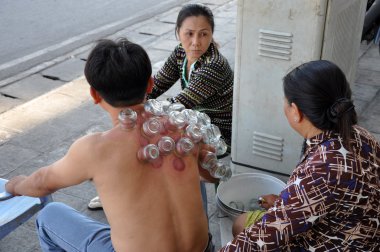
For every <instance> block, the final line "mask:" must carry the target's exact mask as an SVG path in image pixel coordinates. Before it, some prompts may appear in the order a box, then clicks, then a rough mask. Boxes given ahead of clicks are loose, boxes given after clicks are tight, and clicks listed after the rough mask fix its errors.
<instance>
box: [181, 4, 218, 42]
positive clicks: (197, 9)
mask: <svg viewBox="0 0 380 252" xmlns="http://www.w3.org/2000/svg"><path fill="white" fill-rule="evenodd" d="M194 16H195V17H198V16H204V17H205V18H206V19H207V21H208V23H209V24H210V26H211V31H212V33H214V26H215V24H214V15H213V14H212V11H211V10H210V8H209V7H207V6H206V5H203V4H186V5H184V6H183V7H182V9H181V10H180V11H179V13H178V17H177V22H176V26H175V33H176V35H177V32H178V31H179V29H180V28H181V26H182V23H183V21H184V20H185V19H186V18H188V17H194Z"/></svg>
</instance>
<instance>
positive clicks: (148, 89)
mask: <svg viewBox="0 0 380 252" xmlns="http://www.w3.org/2000/svg"><path fill="white" fill-rule="evenodd" d="M153 86H154V80H153V77H152V76H150V78H149V80H148V87H147V88H146V93H147V94H150V93H152V90H153Z"/></svg>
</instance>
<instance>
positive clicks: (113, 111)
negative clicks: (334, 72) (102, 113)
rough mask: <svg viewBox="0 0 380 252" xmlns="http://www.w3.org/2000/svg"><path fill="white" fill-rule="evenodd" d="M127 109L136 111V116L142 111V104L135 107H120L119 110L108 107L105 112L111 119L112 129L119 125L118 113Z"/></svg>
mask: <svg viewBox="0 0 380 252" xmlns="http://www.w3.org/2000/svg"><path fill="white" fill-rule="evenodd" d="M127 108H129V109H132V110H134V111H136V112H137V113H138V114H140V113H141V112H142V111H143V110H144V104H142V103H139V104H136V105H131V106H126V107H120V108H115V107H110V108H109V109H108V110H107V112H108V114H109V115H110V117H111V120H112V125H113V127H116V126H117V125H119V113H120V111H122V110H124V109H127Z"/></svg>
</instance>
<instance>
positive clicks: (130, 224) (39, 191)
mask: <svg viewBox="0 0 380 252" xmlns="http://www.w3.org/2000/svg"><path fill="white" fill-rule="evenodd" d="M151 71H152V70H151V64H150V61H149V58H148V55H147V54H146V52H145V51H144V49H143V48H142V47H140V46H139V45H136V44H133V43H131V42H129V41H127V40H125V39H122V40H119V41H117V42H113V41H110V40H103V41H100V42H99V43H98V44H97V46H96V47H95V48H94V49H93V51H92V52H91V54H90V55H89V57H88V61H87V63H86V67H85V76H86V79H87V81H88V83H89V84H90V86H91V87H90V93H91V96H92V98H93V100H94V102H95V104H98V105H100V106H101V107H102V108H103V109H104V110H105V111H106V112H107V113H108V114H109V116H110V118H111V120H112V122H113V128H112V129H110V130H108V131H105V132H101V133H96V134H91V135H87V136H85V137H82V138H80V139H78V140H77V141H75V142H74V143H73V145H72V146H71V147H70V149H69V151H68V152H67V154H66V155H65V156H64V157H63V158H62V159H60V160H58V161H57V162H55V163H53V164H52V165H49V166H46V167H42V168H40V169H38V170H37V171H36V172H34V173H33V174H31V175H30V176H17V177H14V178H12V179H11V180H10V181H9V182H8V183H7V184H6V190H7V191H8V192H10V193H11V194H14V195H28V196H44V195H47V194H50V193H53V192H55V191H56V190H58V189H60V188H64V187H68V186H72V185H76V184H79V183H81V182H84V181H86V180H92V181H93V182H94V184H95V187H96V189H97V192H98V194H99V196H100V198H101V199H102V203H103V208H104V211H105V214H106V217H107V220H108V222H109V225H105V224H102V223H99V222H97V221H94V220H92V219H89V218H87V217H85V216H83V215H81V214H80V213H78V212H77V211H75V210H74V209H72V208H70V207H68V206H66V205H64V204H62V203H56V202H54V203H50V204H48V205H47V206H46V207H45V208H44V209H43V210H41V212H40V213H39V215H38V218H37V220H36V224H37V228H38V233H39V237H40V243H41V246H42V249H43V250H44V251H52V249H56V250H57V251H61V250H62V251H73V250H74V251H114V250H115V251H165V252H168V251H169V252H170V251H173V252H177V251H191V252H194V251H199V252H201V251H211V250H210V248H211V246H212V245H211V243H210V242H209V236H208V225H207V218H206V216H205V213H204V211H203V208H202V201H201V193H200V187H199V174H200V173H199V170H198V164H197V159H198V150H199V146H196V148H195V149H194V151H193V154H190V155H188V156H185V157H181V158H179V157H178V156H176V155H174V154H170V155H168V156H164V157H163V158H162V159H160V162H158V163H157V162H156V163H153V164H152V163H149V162H141V161H140V160H138V159H137V157H136V156H137V155H136V153H137V152H138V150H139V149H140V148H141V146H144V145H146V144H147V143H148V142H151V143H155V142H157V140H158V139H157V137H156V138H153V139H148V138H144V137H143V136H142V134H141V123H142V120H143V119H142V116H141V113H142V111H143V110H144V109H143V104H142V103H143V102H144V100H145V95H146V92H147V91H150V88H151V87H152V81H151V77H150V76H151ZM125 108H131V109H133V110H134V111H136V112H137V113H138V114H139V117H138V124H137V126H136V127H134V128H133V129H129V130H125V129H123V128H122V127H121V125H120V123H119V121H118V115H119V112H120V111H121V110H122V109H125ZM167 133H168V132H167ZM170 134H172V135H173V134H175V133H170ZM177 134H178V133H177ZM177 137H178V136H177ZM173 138H175V136H173Z"/></svg>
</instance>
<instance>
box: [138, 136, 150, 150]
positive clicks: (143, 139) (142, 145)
mask: <svg viewBox="0 0 380 252" xmlns="http://www.w3.org/2000/svg"><path fill="white" fill-rule="evenodd" d="M148 144H149V141H148V139H146V138H145V137H143V136H140V146H141V147H144V146H146V145H148Z"/></svg>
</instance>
